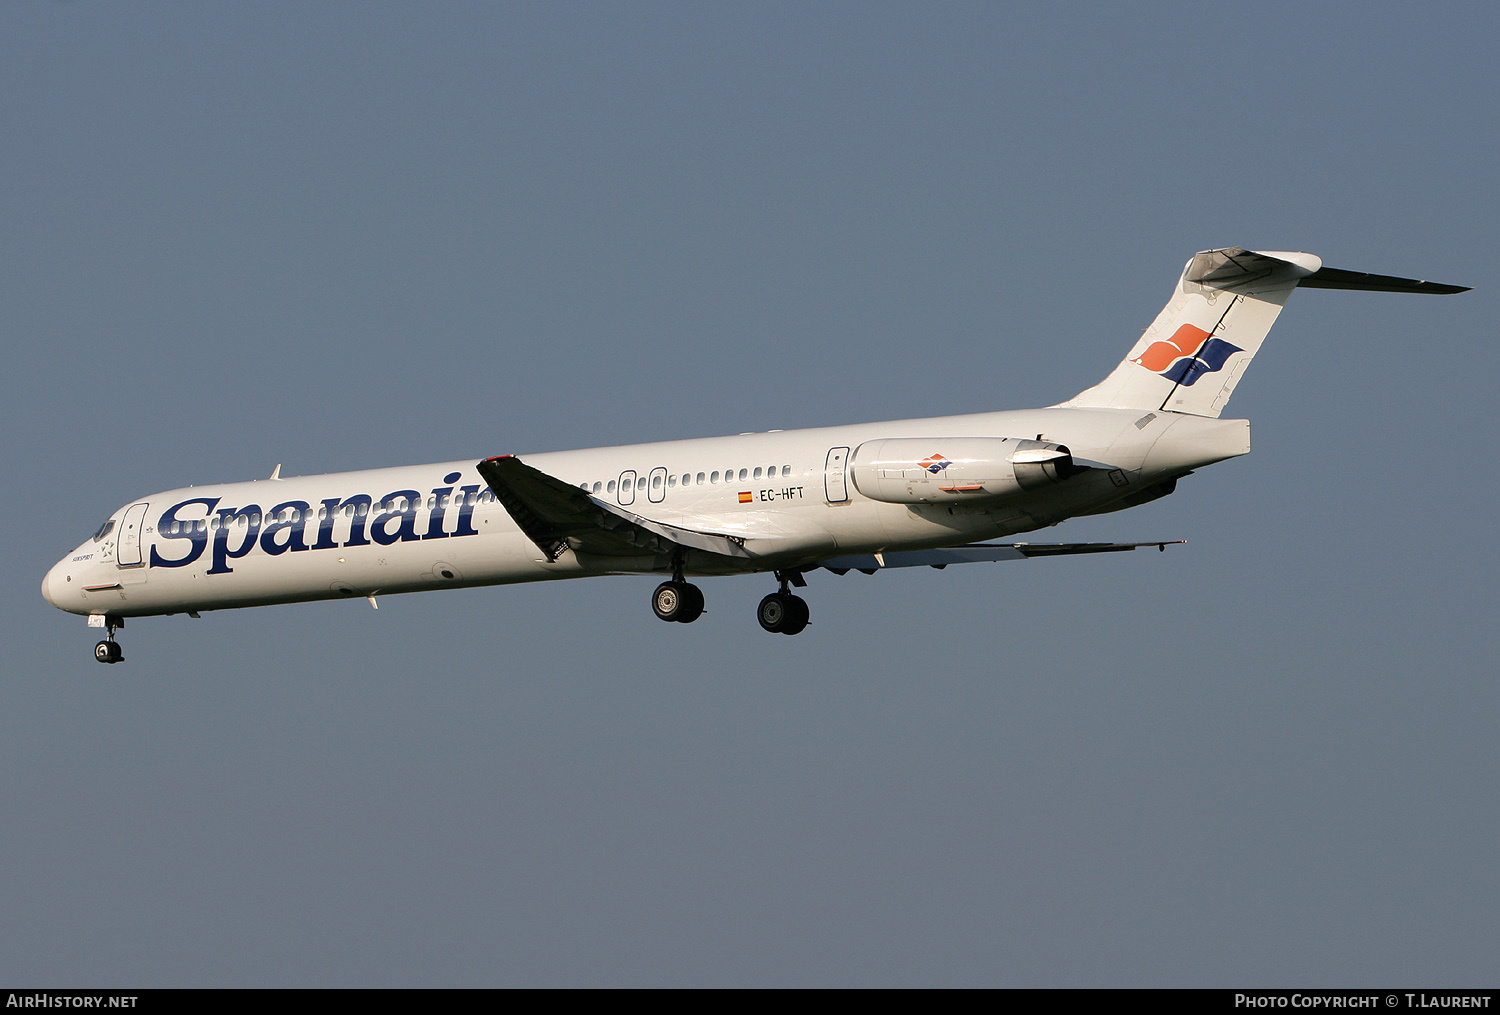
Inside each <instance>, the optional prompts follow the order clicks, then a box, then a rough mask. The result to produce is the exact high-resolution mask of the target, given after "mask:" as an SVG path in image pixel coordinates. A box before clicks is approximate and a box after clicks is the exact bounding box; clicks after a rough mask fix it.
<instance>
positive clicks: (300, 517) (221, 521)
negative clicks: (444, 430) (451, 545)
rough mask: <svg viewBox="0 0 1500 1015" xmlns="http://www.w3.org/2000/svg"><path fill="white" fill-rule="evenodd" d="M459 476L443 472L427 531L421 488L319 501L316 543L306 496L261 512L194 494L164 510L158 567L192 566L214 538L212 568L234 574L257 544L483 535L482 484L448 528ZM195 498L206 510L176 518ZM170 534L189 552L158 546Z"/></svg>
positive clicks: (471, 489) (460, 498) (325, 544)
mask: <svg viewBox="0 0 1500 1015" xmlns="http://www.w3.org/2000/svg"><path fill="white" fill-rule="evenodd" d="M457 478H458V474H456V473H451V474H449V475H448V476H445V477H444V478H443V479H444V483H445V485H444V486H441V487H437V488H434V489H433V491H432V498H433V500H432V504H433V506H432V507H431V508H430V509H429V516H428V523H427V531H426V532H424V533H421V534H420V535H419V534H418V533H417V512H418V511H419V510H420V509H421V507H422V498H421V496H420V495H419V494H418V493H417V491H416V490H394V491H392V492H391V493H388V494H386V495H385V496H384V497H383V498H381V499H380V500H379V501H378V502H377V501H376V500H375V499H374V498H373V497H371V496H370V495H369V494H367V493H356V494H351V495H350V496H348V497H342V498H340V497H330V498H327V499H326V500H323V501H320V502H319V503H320V505H321V509H320V510H319V511H317V512H316V514H317V515H319V516H320V517H318V518H317V522H318V528H317V539H316V541H314V542H313V544H312V545H311V546H309V545H308V544H307V535H308V532H307V526H308V523H309V522H311V521H313V520H314V517H315V512H314V509H313V508H312V506H311V505H309V504H308V502H307V501H302V500H289V501H283V502H282V503H280V504H277V505H276V506H275V507H273V508H271V510H270V511H267V512H265V514H264V517H262V513H261V509H260V506H259V505H258V504H246V505H244V506H243V507H219V503H220V501H221V500H222V498H219V497H194V498H192V499H190V500H185V501H182V502H181V503H178V504H174V505H172V506H171V507H169V508H167V509H166V510H165V511H163V512H162V514H161V518H160V519H159V520H158V522H157V524H156V534H157V542H156V543H153V544H152V546H151V566H152V567H186V566H187V565H189V564H192V563H193V562H195V561H197V560H198V559H199V558H200V557H202V556H203V553H204V551H205V550H207V549H208V547H209V545H210V543H212V546H213V552H212V554H211V560H212V564H211V566H210V567H209V569H208V572H207V573H208V574H229V573H231V572H233V571H234V568H233V567H232V566H230V561H234V560H238V559H240V558H241V557H243V556H245V555H246V554H248V553H249V552H250V551H251V550H253V549H255V546H256V544H257V543H258V544H259V545H260V548H261V550H263V551H264V552H265V553H266V554H268V555H269V556H272V557H276V556H280V555H281V554H283V553H287V552H288V551H290V552H292V553H298V552H301V551H303V550H333V549H338V548H339V547H341V546H369V545H370V543H371V540H372V539H373V540H374V541H375V543H378V544H379V545H381V546H390V545H391V544H393V543H397V542H411V541H413V540H419V539H448V538H449V537H452V536H477V535H479V530H478V529H476V528H474V524H473V515H474V508H475V506H476V504H477V502H478V499H479V498H478V494H479V491H480V489H482V488H481V487H479V486H465V487H462V488H460V490H459V492H458V495H457V496H456V497H453V498H452V501H451V503H453V504H454V505H455V506H456V507H457V508H458V514H457V518H456V522H457V524H456V525H455V527H454V529H453V531H452V532H446V531H444V523H445V522H446V521H447V508H448V505H449V503H450V500H449V498H450V496H451V495H452V494H453V487H452V486H451V485H448V484H452V483H453V482H454V480H456V479H457ZM193 505H202V513H203V515H205V516H207V517H199V518H195V519H190V520H183V519H179V518H178V517H177V513H178V512H179V511H182V510H183V509H185V508H188V507H190V506H193ZM215 509H217V510H215ZM287 512H289V513H287ZM284 514H285V517H284V518H283V515H284ZM341 518H347V519H348V523H349V529H348V532H347V534H346V535H345V538H344V541H343V542H342V543H340V542H339V541H338V540H337V539H335V538H334V526H335V525H336V524H337V523H338V521H339V520H340V519H341ZM210 519H212V525H210V522H209V520H210ZM195 523H197V524H195ZM200 525H201V528H200ZM231 530H238V531H231ZM169 539H171V540H178V539H180V540H184V541H186V542H187V544H188V545H187V546H186V547H185V548H183V549H185V551H186V552H184V553H182V555H180V556H177V557H167V556H163V555H162V554H161V553H160V552H159V551H158V544H161V545H162V548H166V546H165V544H164V543H162V541H163V540H169Z"/></svg>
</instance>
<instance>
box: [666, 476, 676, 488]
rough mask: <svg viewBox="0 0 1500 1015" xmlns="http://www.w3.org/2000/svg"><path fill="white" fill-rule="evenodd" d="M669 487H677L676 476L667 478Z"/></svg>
mask: <svg viewBox="0 0 1500 1015" xmlns="http://www.w3.org/2000/svg"><path fill="white" fill-rule="evenodd" d="M667 485H668V486H676V485H677V477H676V476H668V477H667Z"/></svg>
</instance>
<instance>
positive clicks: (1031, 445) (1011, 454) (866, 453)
mask: <svg viewBox="0 0 1500 1015" xmlns="http://www.w3.org/2000/svg"><path fill="white" fill-rule="evenodd" d="M1082 471H1083V467H1082V466H1079V465H1075V464H1074V462H1073V455H1072V453H1071V452H1069V451H1068V449H1067V448H1066V447H1064V446H1063V445H1061V444H1053V443H1050V442H1048V441H1033V440H1025V439H1022V438H1017V437H892V438H887V439H885V440H877V441H865V442H864V443H863V444H861V445H860V446H859V447H857V448H855V449H854V454H853V456H852V457H851V458H850V461H849V475H850V478H852V479H853V480H854V486H855V488H856V489H857V490H859V492H860V493H862V494H864V495H865V496H866V497H869V498H870V499H871V500H878V501H884V502H885V503H887V504H940V503H948V504H951V503H954V502H961V501H969V500H992V499H995V498H999V497H1011V496H1014V495H1016V494H1018V493H1025V492H1026V491H1028V490H1036V489H1040V488H1042V487H1046V486H1051V485H1053V484H1055V483H1061V482H1062V481H1063V480H1065V479H1067V478H1068V477H1069V476H1072V475H1075V474H1077V473H1079V472H1082Z"/></svg>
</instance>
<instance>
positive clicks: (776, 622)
mask: <svg viewBox="0 0 1500 1015" xmlns="http://www.w3.org/2000/svg"><path fill="white" fill-rule="evenodd" d="M776 579H777V580H778V581H779V582H781V591H780V592H772V593H771V594H770V595H769V596H766V598H764V599H762V600H761V601H760V606H759V607H757V608H756V611H755V619H756V620H758V621H760V626H761V627H763V628H765V629H766V630H767V631H770V632H771V633H772V634H800V633H801V632H802V629H803V628H804V627H806V626H807V618H808V615H809V610H808V608H807V600H806V599H803V598H802V597H801V596H794V595H792V593H790V592H788V591H787V588H786V587H787V583H788V582H790V583H791V584H793V585H795V586H797V587H798V588H799V589H800V588H805V587H806V586H807V580H806V579H805V578H803V577H802V573H801V572H800V571H777V572H776Z"/></svg>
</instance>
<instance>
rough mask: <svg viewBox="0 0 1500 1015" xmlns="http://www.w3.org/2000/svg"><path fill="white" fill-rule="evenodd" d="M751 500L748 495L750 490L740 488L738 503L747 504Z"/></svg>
mask: <svg viewBox="0 0 1500 1015" xmlns="http://www.w3.org/2000/svg"><path fill="white" fill-rule="evenodd" d="M751 500H752V498H751V496H750V491H749V490H741V491H740V503H741V504H749V503H750V501H751Z"/></svg>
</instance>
